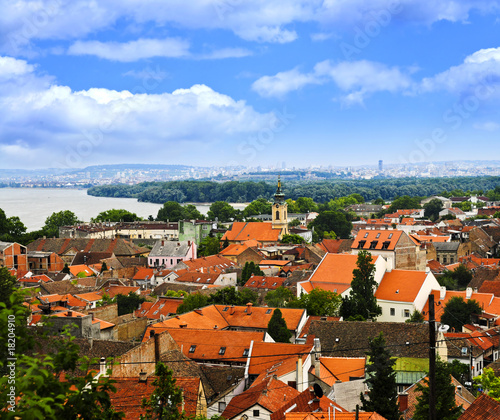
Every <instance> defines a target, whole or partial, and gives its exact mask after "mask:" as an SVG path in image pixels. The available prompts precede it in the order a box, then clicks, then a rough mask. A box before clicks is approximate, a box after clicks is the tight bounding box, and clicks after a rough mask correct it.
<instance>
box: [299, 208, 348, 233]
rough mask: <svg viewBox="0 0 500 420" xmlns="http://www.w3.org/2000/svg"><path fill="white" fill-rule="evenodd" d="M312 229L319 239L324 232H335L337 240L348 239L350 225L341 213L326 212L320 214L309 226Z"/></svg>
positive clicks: (345, 216)
mask: <svg viewBox="0 0 500 420" xmlns="http://www.w3.org/2000/svg"><path fill="white" fill-rule="evenodd" d="M309 226H310V227H314V229H315V231H316V233H317V234H318V235H319V237H320V238H323V235H324V233H325V232H331V231H333V232H335V234H336V235H337V237H338V238H342V239H345V238H349V236H351V230H352V223H351V222H350V221H349V220H348V219H347V215H346V214H345V213H344V212H342V211H332V210H327V211H323V212H321V213H320V214H319V215H318V216H317V217H316V218H315V219H314V220H313V221H312V222H311V223H310V224H309Z"/></svg>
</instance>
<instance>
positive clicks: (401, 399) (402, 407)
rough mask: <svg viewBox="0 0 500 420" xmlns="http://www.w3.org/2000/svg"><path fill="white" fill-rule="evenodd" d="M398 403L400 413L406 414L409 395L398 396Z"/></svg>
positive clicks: (404, 393)
mask: <svg viewBox="0 0 500 420" xmlns="http://www.w3.org/2000/svg"><path fill="white" fill-rule="evenodd" d="M398 403H399V412H400V413H404V412H405V411H406V410H408V394H407V393H406V392H403V393H402V394H399V395H398Z"/></svg>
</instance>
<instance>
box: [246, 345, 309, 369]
mask: <svg viewBox="0 0 500 420" xmlns="http://www.w3.org/2000/svg"><path fill="white" fill-rule="evenodd" d="M312 348H313V346H312V345H311V344H289V343H254V345H253V349H252V354H251V359H250V366H249V369H248V373H249V374H250V375H260V374H261V372H263V371H264V370H265V369H270V368H272V367H273V365H276V364H278V363H280V362H281V361H282V360H283V359H284V358H285V357H286V355H290V356H292V355H295V357H296V358H297V355H298V354H302V355H303V356H302V357H303V359H304V358H305V356H307V355H308V354H309V353H310V352H311V351H312Z"/></svg>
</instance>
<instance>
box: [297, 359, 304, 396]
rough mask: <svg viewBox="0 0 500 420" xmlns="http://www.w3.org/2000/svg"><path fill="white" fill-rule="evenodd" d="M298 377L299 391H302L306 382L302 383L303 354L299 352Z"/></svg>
mask: <svg viewBox="0 0 500 420" xmlns="http://www.w3.org/2000/svg"><path fill="white" fill-rule="evenodd" d="M296 379H297V391H299V392H302V391H303V390H304V384H303V383H302V381H303V379H302V356H301V355H300V354H299V357H298V358H297V372H296Z"/></svg>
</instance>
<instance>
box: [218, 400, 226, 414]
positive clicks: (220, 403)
mask: <svg viewBox="0 0 500 420" xmlns="http://www.w3.org/2000/svg"><path fill="white" fill-rule="evenodd" d="M225 409H226V403H225V402H224V401H219V413H222V412H223V411H224V410H225Z"/></svg>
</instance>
